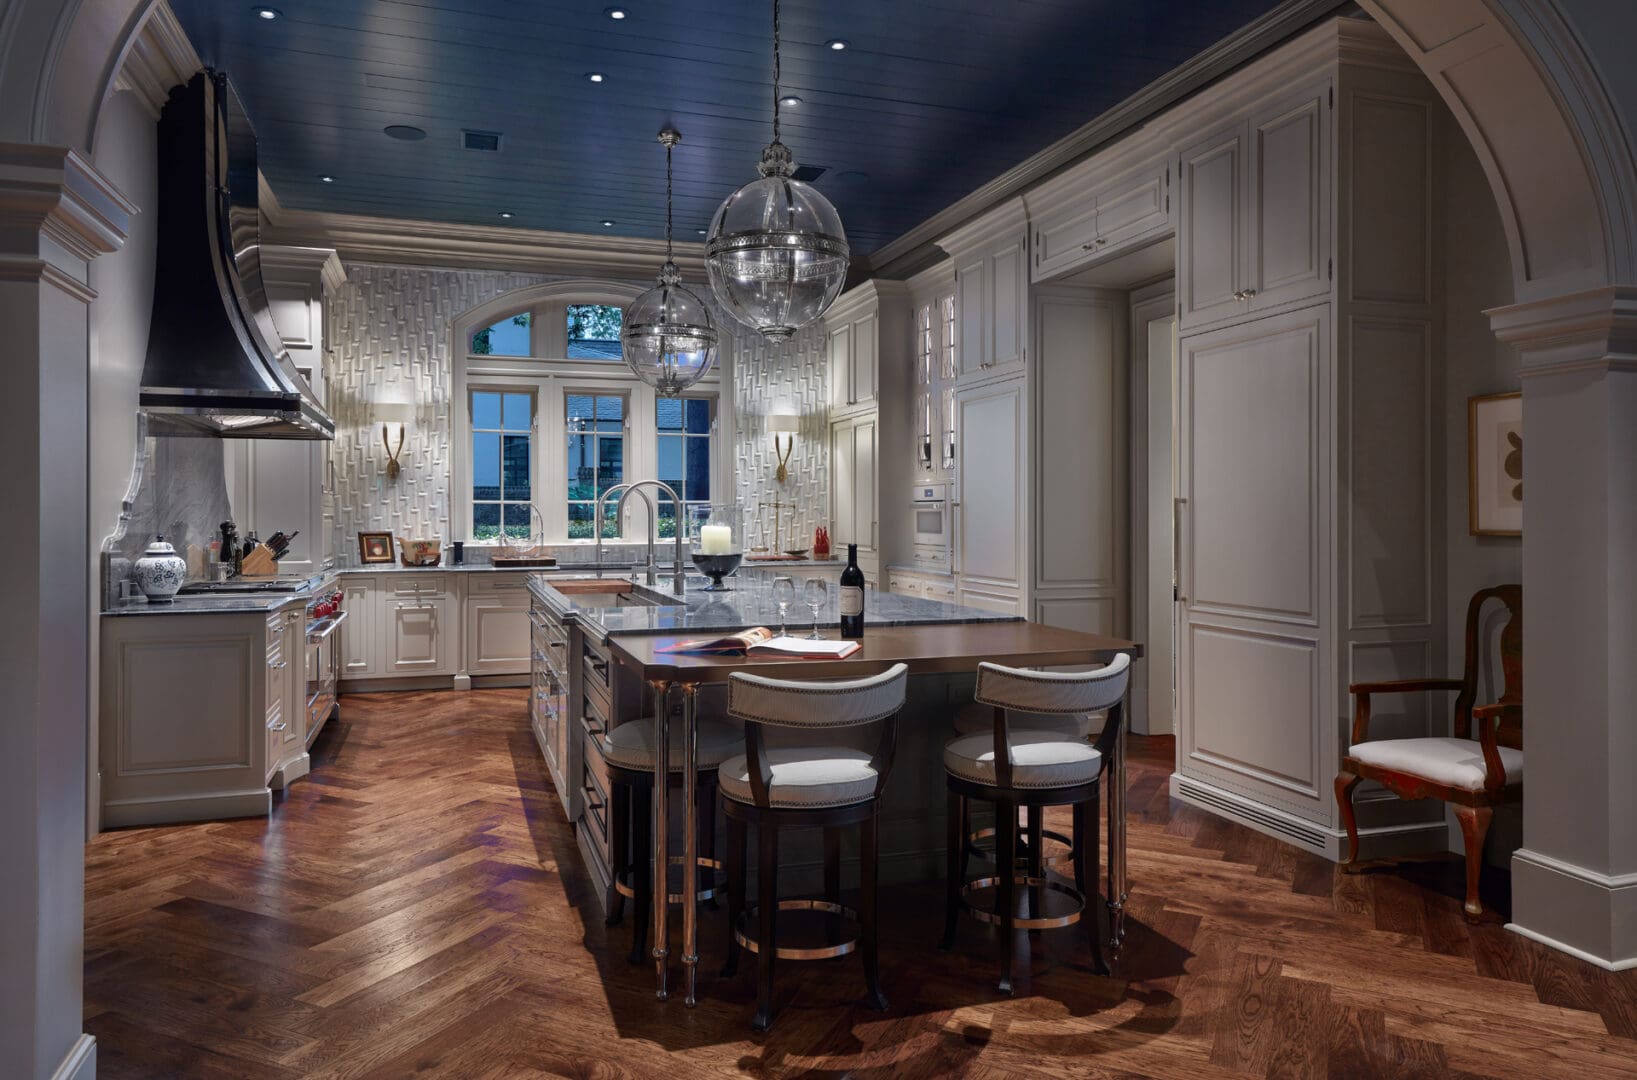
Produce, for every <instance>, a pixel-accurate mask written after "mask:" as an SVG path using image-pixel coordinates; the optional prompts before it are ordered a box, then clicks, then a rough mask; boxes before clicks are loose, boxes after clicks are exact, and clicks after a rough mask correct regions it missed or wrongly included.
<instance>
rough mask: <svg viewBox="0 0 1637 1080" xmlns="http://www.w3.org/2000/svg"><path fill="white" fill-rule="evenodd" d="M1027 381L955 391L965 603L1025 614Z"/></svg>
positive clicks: (958, 537) (958, 539) (959, 558)
mask: <svg viewBox="0 0 1637 1080" xmlns="http://www.w3.org/2000/svg"><path fill="white" fill-rule="evenodd" d="M1026 393H1027V390H1026V385H1025V380H1023V379H1008V380H1005V381H1002V382H998V383H988V384H986V385H983V386H978V387H972V388H970V389H966V390H962V391H960V392H959V393H958V394H956V398H955V415H956V421H957V423H956V436H955V448H956V454H957V456H958V459H959V463H958V465H957V468H956V477H957V494H956V499H955V503H956V505H955V558H956V566H957V568H958V573H959V579H958V588H959V591H960V603H962V604H971V605H973V606H980V607H988V608H996V609H1000V610H1006V611H1011V612H1013V613H1017V614H1021V613H1022V610H1023V609H1022V604H1023V599H1024V598H1023V577H1024V569H1025V567H1024V552H1025V550H1026V548H1025V545H1026V544H1027V542H1028V538H1027V535H1026V532H1025V527H1024V516H1025V514H1026V513H1027V510H1028V501H1027V492H1028V486H1027V485H1028V480H1027V476H1026V471H1025V468H1024V463H1025V462H1026V461H1027V460H1028V457H1027V455H1028V448H1027V446H1026V444H1025V442H1024V434H1023V433H1024V431H1025V415H1024V412H1025V407H1026V401H1025V395H1026Z"/></svg>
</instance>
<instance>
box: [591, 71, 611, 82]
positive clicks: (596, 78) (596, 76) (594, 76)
mask: <svg viewBox="0 0 1637 1080" xmlns="http://www.w3.org/2000/svg"><path fill="white" fill-rule="evenodd" d="M607 77H608V76H606V75H604V74H603V73H602V72H600V71H592V72H587V73H586V79H587V80H589V81H590V82H602V81H603V80H604V79H606V78H607Z"/></svg>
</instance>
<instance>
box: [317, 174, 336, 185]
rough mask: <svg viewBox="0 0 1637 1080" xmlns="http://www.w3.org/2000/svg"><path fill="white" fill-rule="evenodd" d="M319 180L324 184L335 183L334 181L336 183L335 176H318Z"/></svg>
mask: <svg viewBox="0 0 1637 1080" xmlns="http://www.w3.org/2000/svg"><path fill="white" fill-rule="evenodd" d="M318 180H319V182H320V183H323V184H333V183H335V177H333V176H329V175H325V176H320V177H319V178H318Z"/></svg>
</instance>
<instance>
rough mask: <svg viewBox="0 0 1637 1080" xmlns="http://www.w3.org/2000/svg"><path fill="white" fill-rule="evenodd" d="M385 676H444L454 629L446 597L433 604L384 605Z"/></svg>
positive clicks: (420, 601) (405, 601) (432, 602)
mask: <svg viewBox="0 0 1637 1080" xmlns="http://www.w3.org/2000/svg"><path fill="white" fill-rule="evenodd" d="M385 610H386V615H387V624H386V626H385V627H384V629H385V630H386V637H387V657H386V660H387V664H386V674H389V675H446V674H449V672H450V670H451V666H450V663H449V653H450V641H451V639H452V638H453V637H454V632H455V629H456V628H455V627H454V626H452V625H451V623H450V619H449V613H450V612H451V611H452V610H453V607H452V604H451V601H450V600H449V598H447V597H440V598H438V599H433V600H390V601H388V602H387V604H386V609H385Z"/></svg>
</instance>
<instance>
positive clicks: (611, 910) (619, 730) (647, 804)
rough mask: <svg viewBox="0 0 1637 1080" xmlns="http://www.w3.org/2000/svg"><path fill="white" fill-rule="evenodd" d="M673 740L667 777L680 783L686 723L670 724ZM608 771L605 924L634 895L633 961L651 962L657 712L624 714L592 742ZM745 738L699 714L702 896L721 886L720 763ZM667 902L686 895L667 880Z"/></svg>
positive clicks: (620, 914) (677, 860)
mask: <svg viewBox="0 0 1637 1080" xmlns="http://www.w3.org/2000/svg"><path fill="white" fill-rule="evenodd" d="M672 735H673V738H672V739H671V746H670V757H669V761H670V776H669V777H668V781H669V783H670V784H671V785H673V786H681V784H682V760H683V753H682V730H681V727H680V725H676V726H674V727H673V731H672ZM593 745H594V746H596V748H597V752H598V753H599V754H600V755H601V756H602V759H603V762H604V764H605V765H606V767H607V770H608V781H609V785H610V790H609V792H608V798H609V801H610V802H611V803H612V804H613V805H612V806H611V807H610V810H609V822H608V831H609V838H608V848H609V861H610V862H611V863H612V864H613V865H612V866H611V867H610V869H609V878H610V881H609V895H608V904H607V907H608V918H607V920H606V925H608V926H611V927H612V926H618V925H619V924H620V922H621V920H622V919H623V918H624V915H625V901H626V899H627V898H629V899H630V900H631V902H632V904H633V906H634V907H635V908H636V911H635V916H636V925H635V926H633V927H632V930H631V957H630V961H631V963H633V964H642V963H647V962H649V961H650V960H651V959H652V957H650V956H649V955H648V927H649V924H650V923H651V922H652V921H653V920H652V919H651V918H650V915H649V912H650V905H651V903H652V896H653V876H654V869H653V859H652V853H653V850H654V846H653V835H652V834H653V820H654V819H653V797H654V718H653V717H651V716H645V717H643V718H642V719H641V720H634V721H627V722H626V723H623V724H621V725H620V726H619V727H616V728H614V729H613V730H612V731H609V732H607V733H606V734H604V735H603V736H602V737H601V738H600V739H597V740H596V741H595V742H594V743H593ZM742 745H743V740H742V739H741V737H740V735H739V732H738V730H737V729H736V728H734V727H733V726H731V725H729V724H727V723H724V722H723V721H721V720H707V719H703V718H701V719H700V721H699V773H698V777H699V797H698V801H697V805H696V806H695V812H696V813H697V814H698V816H699V839H700V848H699V850H700V858H699V865H700V866H702V867H704V868H706V869H707V870H710V871H711V876H710V878H709V879H708V880H709V882H710V883H709V884H708V885H706V886H705V887H704V888H701V889H700V890H699V891H698V897H699V899H700V900H707V901H712V902H713V903H714V898H715V896H716V894H717V892H718V891H719V888H720V886H719V883H718V882H717V880H716V873H715V872H716V871H719V870H721V868H722V863H721V861H720V860H718V859H717V858H716V769H717V766H719V765H720V764H721V763H722V762H723V761H724V760H726V759H727V758H728V757H731V756H732V755H733V754H734V753H735V752H737V751H738V750H739V748H740V747H741V746H742ZM670 861H671V863H672V864H673V865H678V866H679V865H681V863H682V857H681V856H676V857H674V858H672V859H671V860H670ZM665 898H666V902H667V903H670V904H681V903H682V894H681V893H673V892H671V891H670V884H669V881H668V880H667V882H666V893H665Z"/></svg>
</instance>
